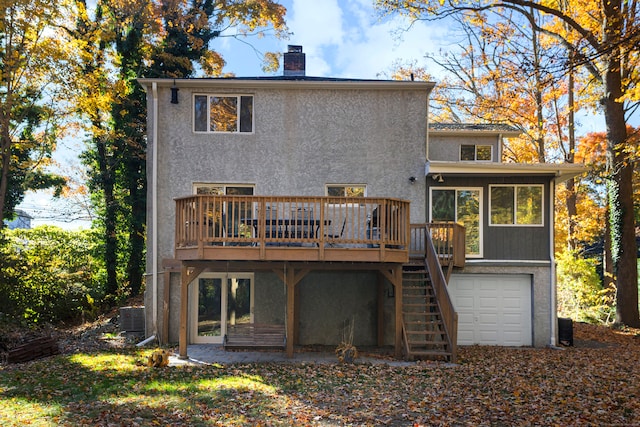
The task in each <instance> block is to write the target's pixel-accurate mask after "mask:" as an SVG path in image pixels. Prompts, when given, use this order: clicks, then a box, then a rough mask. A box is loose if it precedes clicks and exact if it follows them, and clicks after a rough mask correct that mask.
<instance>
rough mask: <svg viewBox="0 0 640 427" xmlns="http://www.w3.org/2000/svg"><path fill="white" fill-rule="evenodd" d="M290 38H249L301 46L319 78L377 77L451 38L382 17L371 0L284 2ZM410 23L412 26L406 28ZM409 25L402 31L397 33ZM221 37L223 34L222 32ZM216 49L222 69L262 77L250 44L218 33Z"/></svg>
mask: <svg viewBox="0 0 640 427" xmlns="http://www.w3.org/2000/svg"><path fill="white" fill-rule="evenodd" d="M281 3H282V4H283V5H284V6H285V7H286V8H287V15H286V20H287V25H288V27H289V30H290V31H291V32H292V33H293V34H292V35H291V36H290V37H289V39H288V40H277V39H275V38H263V39H261V40H260V39H250V40H248V42H249V43H251V44H253V45H254V46H255V47H256V49H258V50H260V51H261V52H265V51H275V52H286V50H287V45H288V44H293V45H301V46H303V50H304V52H305V54H306V65H307V75H309V76H320V77H348V78H381V76H380V73H383V72H388V71H389V70H390V69H391V68H392V66H393V64H394V62H396V61H398V60H401V61H403V62H406V61H414V60H418V61H419V63H420V62H422V58H424V55H425V54H426V53H428V52H436V51H437V50H438V48H439V47H441V46H446V44H447V43H448V42H447V40H448V39H449V38H450V37H449V36H450V35H448V34H447V27H445V26H444V24H443V23H440V22H418V23H415V24H414V25H412V26H410V25H409V22H408V21H407V20H405V19H402V18H399V17H392V18H391V17H386V18H381V17H380V16H379V12H378V11H376V10H375V9H374V8H373V0H283V1H282V2H281ZM409 27H411V28H410V29H409ZM399 29H407V31H406V32H404V31H400V32H399V31H398V30H399ZM223 35H224V33H223ZM218 40H219V45H215V48H216V49H217V50H219V51H220V52H221V53H222V55H223V57H224V58H225V59H226V62H227V65H226V67H225V69H224V71H226V72H232V73H234V74H235V75H236V76H238V77H249V76H262V75H265V73H264V72H263V71H262V69H261V62H260V58H259V57H258V55H257V54H256V53H255V51H254V50H253V49H252V48H251V47H250V46H248V45H246V44H244V43H242V42H240V41H238V40H235V39H233V38H230V37H222V38H220V39H218Z"/></svg>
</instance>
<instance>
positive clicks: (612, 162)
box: [602, 0, 640, 327]
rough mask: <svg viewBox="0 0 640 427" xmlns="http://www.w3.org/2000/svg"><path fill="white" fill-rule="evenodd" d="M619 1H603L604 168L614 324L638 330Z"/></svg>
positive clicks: (639, 323) (621, 25) (633, 227)
mask: <svg viewBox="0 0 640 427" xmlns="http://www.w3.org/2000/svg"><path fill="white" fill-rule="evenodd" d="M621 6H622V1H621V0H605V1H604V2H603V12H604V15H605V24H604V40H603V41H604V42H605V43H610V45H611V46H614V47H613V48H612V49H611V50H610V52H608V53H607V56H606V59H607V60H606V62H605V65H606V68H605V71H604V76H603V77H604V79H603V82H604V86H605V96H604V97H603V99H602V103H603V105H604V115H605V121H606V125H607V169H608V172H609V180H608V186H607V188H608V196H609V222H610V226H611V255H612V260H613V273H614V277H615V280H616V289H617V292H616V323H617V324H624V325H627V326H632V327H640V314H639V313H638V269H637V253H638V249H637V246H636V234H635V219H634V215H633V185H632V178H633V163H632V162H630V161H629V158H628V154H627V153H625V151H624V150H623V148H624V144H625V143H626V142H627V125H626V122H625V118H624V104H623V103H622V102H621V101H620V99H621V97H622V95H623V93H622V71H621V70H622V68H621V66H622V63H621V59H620V46H619V44H618V43H619V40H620V38H621V37H622V34H623V30H624V27H623V23H624V19H623V16H621V10H622V9H621Z"/></svg>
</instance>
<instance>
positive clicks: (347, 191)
mask: <svg viewBox="0 0 640 427" xmlns="http://www.w3.org/2000/svg"><path fill="white" fill-rule="evenodd" d="M366 195H367V187H366V186H365V185H341V184H329V185H327V196H334V197H365V196H366Z"/></svg>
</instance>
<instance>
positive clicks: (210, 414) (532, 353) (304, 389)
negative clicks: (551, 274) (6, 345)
mask: <svg viewBox="0 0 640 427" xmlns="http://www.w3.org/2000/svg"><path fill="white" fill-rule="evenodd" d="M639 332H640V331H638V330H631V331H625V332H619V331H613V330H610V329H607V328H604V327H595V326H591V325H582V324H576V325H575V331H574V339H575V341H576V346H575V347H572V348H567V349H565V350H554V349H529V348H527V349H524V348H522V349H513V348H499V347H463V348H461V349H460V361H459V363H458V364H457V365H447V364H444V363H430V362H424V363H423V362H421V363H418V364H415V365H411V366H406V367H391V366H388V365H364V364H355V365H340V364H333V365H319V364H318V365H317V364H301V363H296V364H253V365H252V364H250V365H210V366H189V365H186V366H169V367H165V368H149V367H146V366H144V363H143V362H144V361H145V360H146V357H147V356H148V355H149V354H150V350H144V351H141V350H136V349H131V348H128V349H121V350H119V351H117V352H116V351H107V352H98V353H93V354H83V353H77V354H66V355H59V356H56V357H52V358H47V359H42V360H39V361H34V362H29V363H25V364H21V365H2V366H0V425H2V426H24V425H35V426H49V425H56V426H58V425H63V426H66V425H68V426H74V427H75V426H83V425H86V426H135V425H139V426H167V425H189V426H212V425H225V426H227V425H229V426H233V425H238V426H245V425H247V426H257V425H265V426H267V425H273V426H288V425H318V426H320V425H322V426H329V425H331V426H333V425H335V426H338V425H340V426H343V425H372V426H373V425H376V426H377V425H393V426H405V425H406V426H417V425H474V426H475V425H544V426H550V425H562V426H569V425H614V424H615V425H631V424H634V423H636V424H637V423H638V422H639V421H638V420H640V368H639V367H640V337H637V334H638V333H639Z"/></svg>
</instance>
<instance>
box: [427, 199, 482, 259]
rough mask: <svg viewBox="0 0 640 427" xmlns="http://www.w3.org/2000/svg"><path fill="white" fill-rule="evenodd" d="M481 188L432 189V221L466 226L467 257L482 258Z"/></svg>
mask: <svg viewBox="0 0 640 427" xmlns="http://www.w3.org/2000/svg"><path fill="white" fill-rule="evenodd" d="M481 200H482V190H481V189H479V188H432V189H431V221H433V222H443V221H453V222H457V223H459V224H462V225H464V227H465V240H466V248H465V253H466V255H467V256H471V257H473V256H475V257H479V256H482V227H481V224H482V221H481V212H482V209H481V208H480V204H481Z"/></svg>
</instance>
